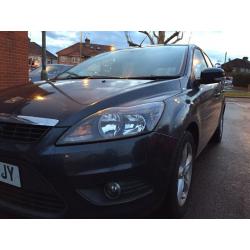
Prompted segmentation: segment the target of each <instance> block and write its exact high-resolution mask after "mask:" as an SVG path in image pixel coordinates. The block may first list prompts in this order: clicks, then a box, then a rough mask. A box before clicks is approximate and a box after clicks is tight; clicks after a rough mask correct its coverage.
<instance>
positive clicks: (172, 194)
mask: <svg viewBox="0 0 250 250" xmlns="http://www.w3.org/2000/svg"><path fill="white" fill-rule="evenodd" d="M185 152H186V153H185ZM195 152H196V146H195V142H194V138H193V136H192V134H191V133H190V132H189V131H185V132H184V134H183V136H182V138H181V140H180V142H179V143H178V146H177V150H176V153H175V157H174V168H173V173H172V176H171V180H170V186H169V189H168V195H167V197H166V199H165V202H164V205H163V207H162V212H163V210H165V211H166V213H167V214H166V215H167V217H170V218H181V217H183V216H184V214H185V213H186V211H187V207H188V203H189V197H190V192H189V191H190V187H191V181H192V171H193V168H194V159H195ZM188 164H189V167H188V168H187V166H188ZM185 168H186V169H185Z"/></svg>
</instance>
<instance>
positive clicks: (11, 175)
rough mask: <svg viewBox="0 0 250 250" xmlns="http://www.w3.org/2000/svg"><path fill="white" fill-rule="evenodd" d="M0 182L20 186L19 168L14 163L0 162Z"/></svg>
mask: <svg viewBox="0 0 250 250" xmlns="http://www.w3.org/2000/svg"><path fill="white" fill-rule="evenodd" d="M0 182H4V183H7V184H10V185H12V186H16V187H21V181H20V174H19V168H18V167H17V166H14V165H10V164H7V163H4V162H0Z"/></svg>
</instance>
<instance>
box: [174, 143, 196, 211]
mask: <svg viewBox="0 0 250 250" xmlns="http://www.w3.org/2000/svg"><path fill="white" fill-rule="evenodd" d="M192 168H193V150H192V145H191V143H189V142H187V143H186V144H185V145H184V147H183V151H182V158H181V161H180V165H179V170H178V181H177V200H178V204H179V206H183V205H184V204H185V202H186V200H187V196H188V192H189V188H190V184H191V178H192Z"/></svg>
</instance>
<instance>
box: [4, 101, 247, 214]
mask: <svg viewBox="0 0 250 250" xmlns="http://www.w3.org/2000/svg"><path fill="white" fill-rule="evenodd" d="M0 218H12V216H8V215H6V214H3V213H2V214H1V213H0ZM185 218H250V100H247V99H228V102H227V108H226V112H225V125H224V136H223V140H222V143H221V144H220V145H213V144H209V145H208V146H207V147H206V149H205V150H204V151H203V153H202V154H201V155H200V156H199V158H198V159H197V162H196V168H195V170H194V174H193V184H192V193H191V202H190V206H189V210H188V213H187V214H186V216H185Z"/></svg>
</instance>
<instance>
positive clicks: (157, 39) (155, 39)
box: [125, 31, 183, 47]
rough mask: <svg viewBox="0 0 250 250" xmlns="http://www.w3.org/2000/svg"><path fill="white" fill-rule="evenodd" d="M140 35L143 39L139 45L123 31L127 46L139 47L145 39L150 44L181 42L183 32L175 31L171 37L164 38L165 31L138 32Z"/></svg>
mask: <svg viewBox="0 0 250 250" xmlns="http://www.w3.org/2000/svg"><path fill="white" fill-rule="evenodd" d="M139 32H140V33H142V34H145V38H144V39H143V40H142V41H141V43H140V44H137V43H135V42H133V41H132V39H131V37H130V33H129V32H128V31H125V36H126V39H127V42H128V45H129V46H132V47H133V46H135V47H141V46H142V44H143V42H144V41H145V40H146V38H148V39H149V42H150V44H152V45H153V44H168V43H171V44H175V43H177V42H178V41H180V40H182V38H183V32H182V31H175V32H173V34H172V35H170V36H168V37H167V36H166V31H139Z"/></svg>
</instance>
